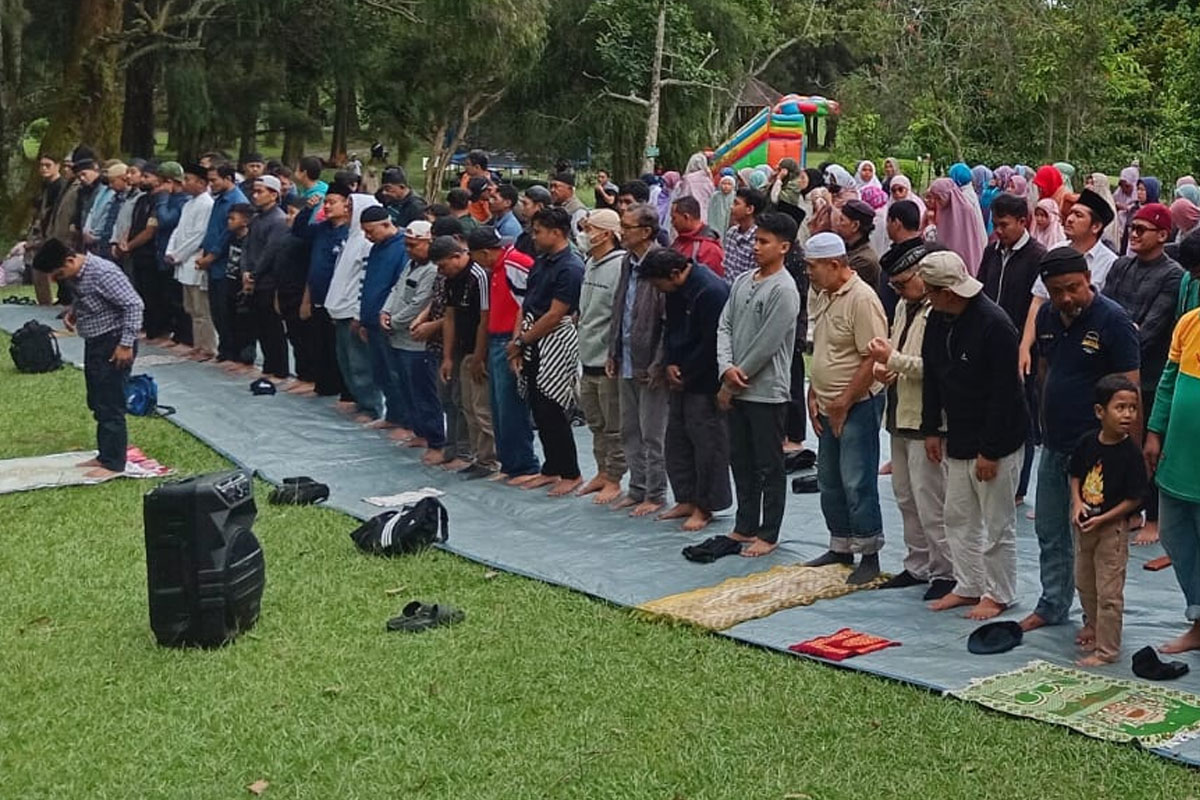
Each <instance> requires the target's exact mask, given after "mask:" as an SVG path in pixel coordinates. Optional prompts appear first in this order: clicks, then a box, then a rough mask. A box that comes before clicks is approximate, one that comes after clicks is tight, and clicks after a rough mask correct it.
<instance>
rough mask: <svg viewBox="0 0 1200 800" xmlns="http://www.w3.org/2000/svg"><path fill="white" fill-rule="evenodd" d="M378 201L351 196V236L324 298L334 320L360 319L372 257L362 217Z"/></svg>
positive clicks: (340, 254)
mask: <svg viewBox="0 0 1200 800" xmlns="http://www.w3.org/2000/svg"><path fill="white" fill-rule="evenodd" d="M377 205H379V201H378V200H376V199H375V198H374V197H372V196H371V195H369V194H354V195H351V196H350V208H351V211H350V235H349V236H347V237H346V242H345V244H343V245H342V252H341V253H339V254H338V259H337V264H336V265H335V266H334V268H333V279H332V280H330V282H329V291H328V292H327V293H326V294H325V311H327V312H328V313H329V316H330V318H332V319H340V320H347V319H358V314H359V310H360V308H361V305H362V285H363V278H364V277H366V267H367V256H369V255H370V254H371V246H372V245H371V242H370V241H368V239H367V236H366V234H364V233H363V229H362V225H361V224H360V222H359V217H361V216H362V212H363V211H364V210H365V209H367V208H370V207H371V206H377Z"/></svg>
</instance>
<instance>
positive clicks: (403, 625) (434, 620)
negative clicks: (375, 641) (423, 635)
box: [387, 600, 466, 633]
mask: <svg viewBox="0 0 1200 800" xmlns="http://www.w3.org/2000/svg"><path fill="white" fill-rule="evenodd" d="M465 618H466V614H464V613H463V612H461V611H459V610H458V609H457V608H455V607H454V606H448V605H445V604H443V603H433V604H432V605H426V604H425V603H422V602H421V601H420V600H413V601H412V602H411V603H409V604H408V605H406V606H405V607H404V608H403V609H402V610H401V611H400V616H398V617H392V618H391V619H389V620H388V621H387V629H388V630H389V631H403V632H405V633H420V632H421V631H427V630H429V629H430V628H441V627H444V626H447V625H455V624H457V623H459V622H462V621H463V620H464V619H465Z"/></svg>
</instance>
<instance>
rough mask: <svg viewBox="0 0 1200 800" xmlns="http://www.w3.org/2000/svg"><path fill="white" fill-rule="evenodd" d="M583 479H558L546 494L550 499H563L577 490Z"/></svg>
mask: <svg viewBox="0 0 1200 800" xmlns="http://www.w3.org/2000/svg"><path fill="white" fill-rule="evenodd" d="M581 483H583V478H559V479H558V481H557V482H556V483H555V484H554V488H553V489H551V490H550V491H548V492H546V494H548V495H550V496H551V497H565V496H567V495H569V494H570V493H571V492H573V491H575V490H576V489H578V488H579V485H580V484H581Z"/></svg>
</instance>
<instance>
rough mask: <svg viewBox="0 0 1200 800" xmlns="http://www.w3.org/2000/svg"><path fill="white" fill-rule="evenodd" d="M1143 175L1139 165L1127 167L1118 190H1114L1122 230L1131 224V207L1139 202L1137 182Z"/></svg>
mask: <svg viewBox="0 0 1200 800" xmlns="http://www.w3.org/2000/svg"><path fill="white" fill-rule="evenodd" d="M1141 177H1142V173H1141V170H1139V169H1138V168H1137V167H1133V166H1130V167H1126V168H1125V169H1123V170H1121V178H1120V180H1119V181H1117V190H1116V191H1115V192H1113V202H1114V203H1116V204H1117V224H1118V225H1119V226H1120V228H1121V230H1122V231H1123V230H1125V226H1126V225H1128V224H1129V209H1130V208H1132V207H1133V204H1134V203H1135V202H1137V182H1138V179H1139V178H1141Z"/></svg>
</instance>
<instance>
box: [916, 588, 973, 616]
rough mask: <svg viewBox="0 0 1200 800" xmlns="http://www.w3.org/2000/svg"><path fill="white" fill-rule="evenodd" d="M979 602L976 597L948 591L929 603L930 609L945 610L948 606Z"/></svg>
mask: <svg viewBox="0 0 1200 800" xmlns="http://www.w3.org/2000/svg"><path fill="white" fill-rule="evenodd" d="M978 602H979V598H978V597H963V596H962V595H960V594H955V593H954V592H950V594H948V595H945V596H944V597H941V598H939V599H937V600H934V601H933V602H932V603H930V604H929V606H928V608H929V610H930V611H945V610H946V609H948V608H958V607H959V606H973V605H975V604H976V603H978Z"/></svg>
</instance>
